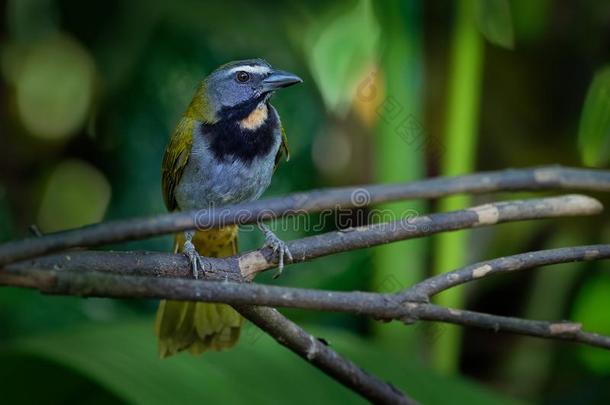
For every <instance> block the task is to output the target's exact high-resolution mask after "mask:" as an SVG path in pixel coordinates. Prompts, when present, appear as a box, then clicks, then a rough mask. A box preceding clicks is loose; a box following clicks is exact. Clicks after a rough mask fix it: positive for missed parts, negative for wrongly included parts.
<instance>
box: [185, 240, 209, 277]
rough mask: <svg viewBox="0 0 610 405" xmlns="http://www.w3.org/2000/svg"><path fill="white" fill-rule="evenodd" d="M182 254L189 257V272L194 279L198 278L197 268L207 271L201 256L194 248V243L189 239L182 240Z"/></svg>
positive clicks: (203, 271)
mask: <svg viewBox="0 0 610 405" xmlns="http://www.w3.org/2000/svg"><path fill="white" fill-rule="evenodd" d="M183 251H184V255H185V256H186V257H187V258H188V259H189V262H190V263H191V272H192V273H193V277H194V278H195V279H197V278H199V270H201V272H202V273H204V274H205V272H206V271H208V266H207V263H206V261H205V259H204V258H203V257H201V255H199V253H198V252H197V249H195V245H193V242H191V241H190V240H188V239H187V240H186V241H185V242H184V249H183Z"/></svg>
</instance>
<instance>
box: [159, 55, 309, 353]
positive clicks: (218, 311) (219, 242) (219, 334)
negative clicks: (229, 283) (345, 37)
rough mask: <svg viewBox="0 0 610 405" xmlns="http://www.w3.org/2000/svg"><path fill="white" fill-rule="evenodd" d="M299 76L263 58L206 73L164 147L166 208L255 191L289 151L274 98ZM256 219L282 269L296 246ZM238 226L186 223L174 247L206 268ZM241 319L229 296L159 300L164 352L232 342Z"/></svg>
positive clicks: (213, 202)
mask: <svg viewBox="0 0 610 405" xmlns="http://www.w3.org/2000/svg"><path fill="white" fill-rule="evenodd" d="M302 82H303V80H302V79H301V78H300V77H298V76H297V75H295V74H293V73H290V72H286V71H282V70H277V69H274V68H273V67H272V66H271V65H270V64H269V63H268V62H267V61H265V60H264V59H260V58H256V59H246V60H238V61H233V62H229V63H226V64H224V65H222V66H220V67H218V68H217V69H216V70H214V71H213V72H212V73H210V74H209V75H208V76H207V77H206V78H204V79H203V80H202V81H201V82H200V84H199V85H198V87H197V89H196V91H195V94H194V96H193V99H192V101H191V102H190V104H189V105H188V107H187V109H186V111H185V112H184V114H183V115H182V117H181V118H180V120H179V122H178V124H177V126H176V128H175V130H174V131H173V133H172V135H171V137H170V139H169V142H168V144H167V147H166V149H165V153H164V156H163V162H162V165H161V188H162V192H163V199H164V202H165V206H166V208H167V209H168V210H169V211H170V212H171V211H189V210H202V209H217V208H221V207H222V206H225V205H228V204H236V203H240V202H247V201H252V200H256V199H258V198H259V197H260V196H261V195H262V194H263V192H264V191H265V190H266V189H267V187H268V186H269V184H270V183H271V178H272V176H273V173H274V172H275V170H276V168H277V166H278V165H279V163H280V161H281V160H283V159H286V160H288V159H289V158H290V153H289V150H288V142H287V138H286V133H285V131H284V129H283V127H282V124H281V121H280V116H279V114H278V112H277V111H276V109H275V108H274V107H273V106H272V105H271V104H270V99H271V97H272V96H273V95H274V93H275V92H276V91H277V90H279V89H281V88H284V87H288V86H292V85H294V84H297V83H302ZM257 225H258V228H259V229H260V230H261V231H262V232H263V234H264V237H265V246H269V247H271V248H272V250H273V252H274V255H275V260H276V261H277V262H278V273H277V275H279V274H281V271H282V269H283V268H284V263H285V262H291V261H292V254H291V253H290V250H289V249H288V247H287V245H286V243H285V242H283V241H282V240H281V239H279V238H278V237H277V236H276V235H275V234H274V233H273V231H271V229H270V228H269V227H268V226H267V225H265V224H264V223H262V222H259V223H257ZM237 234H238V228H237V225H229V226H224V227H221V228H217V229H197V230H189V231H186V232H184V233H179V234H177V235H176V237H175V240H174V252H175V253H182V254H184V255H186V257H187V258H188V260H189V263H190V266H191V271H192V274H193V277H195V278H197V277H198V275H199V272H200V271H201V272H203V274H205V271H207V270H208V269H209V265H208V262H207V261H206V257H224V256H230V255H234V254H236V253H237V249H238V246H237ZM242 323H243V318H242V317H241V315H240V314H239V313H238V312H237V311H236V310H235V309H233V308H232V307H231V306H229V305H227V304H215V303H204V302H187V301H171V300H162V301H161V302H160V304H159V308H158V310H157V317H156V322H155V330H156V334H157V338H158V350H159V356H160V357H161V358H165V357H168V356H171V355H174V354H176V353H178V352H181V351H189V352H190V353H191V354H195V355H197V354H201V353H203V352H205V351H206V350H210V349H211V350H223V349H229V348H231V347H233V346H234V345H235V344H236V342H237V340H238V339H239V333H240V328H241V326H242Z"/></svg>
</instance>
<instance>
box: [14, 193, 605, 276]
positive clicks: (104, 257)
mask: <svg viewBox="0 0 610 405" xmlns="http://www.w3.org/2000/svg"><path fill="white" fill-rule="evenodd" d="M601 209H602V206H601V204H600V203H599V202H598V201H597V200H595V199H592V198H590V197H585V196H579V195H571V196H561V197H552V198H541V199H530V200H516V201H506V202H498V203H492V204H485V205H481V206H478V207H473V208H468V209H464V210H459V211H453V212H448V213H438V214H431V215H425V216H419V217H415V218H412V219H408V220H401V221H394V222H389V223H381V224H374V225H368V226H362V227H357V228H350V229H346V230H343V231H338V232H329V233H326V234H321V235H316V236H310V237H307V238H303V239H300V240H296V241H292V242H288V243H287V245H288V248H289V249H290V251H291V252H292V255H293V258H294V261H293V263H299V262H303V261H308V260H312V259H315V258H318V257H321V256H326V255H330V254H334V253H339V252H346V251H350V250H355V249H361V248H365V247H371V246H376V245H380V244H383V243H390V242H395V241H399V240H405V239H413V238H420V237H425V236H429V235H433V234H436V233H439V232H446V231H455V230H460V229H468V228H473V227H479V226H488V225H493V224H498V223H502V222H510V221H520V220H528V219H543V218H554V217H560V216H576V215H592V214H595V213H598V212H600V211H601ZM207 260H208V261H209V264H210V267H211V269H210V270H209V271H208V272H206V274H200V277H199V278H201V279H207V280H232V281H250V280H252V279H253V278H254V277H255V276H256V275H257V274H258V273H260V272H262V271H265V270H268V269H271V268H274V267H275V266H276V264H275V262H274V257H273V252H272V251H271V249H270V248H264V249H259V250H254V251H251V252H246V253H242V254H240V255H236V256H231V257H227V258H222V259H215V258H209V259H207ZM12 266H32V267H35V268H49V267H51V268H53V267H60V268H63V269H66V270H98V271H110V272H113V271H114V272H119V273H120V272H122V270H123V269H128V270H129V271H130V274H133V275H140V274H142V271H143V272H144V273H146V274H147V275H155V276H177V277H184V278H189V277H191V270H190V267H189V265H188V261H187V260H186V258H184V257H183V256H182V255H173V254H169V253H153V252H144V253H137V252H91V251H89V252H70V253H64V254H59V255H54V256H48V257H42V258H40V259H34V260H31V261H25V262H20V263H18V264H15V265H11V266H9V267H12ZM151 272H152V274H151Z"/></svg>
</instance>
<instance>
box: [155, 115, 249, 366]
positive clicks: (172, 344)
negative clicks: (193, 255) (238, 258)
mask: <svg viewBox="0 0 610 405" xmlns="http://www.w3.org/2000/svg"><path fill="white" fill-rule="evenodd" d="M194 125H195V120H193V119H192V118H189V117H183V118H182V119H181V120H180V122H179V123H178V126H177V127H176V130H175V131H174V133H173V134H172V137H171V139H170V141H169V144H168V145H167V149H166V150H165V156H164V157H163V166H162V169H161V185H162V189H163V199H164V201H165V206H166V207H167V209H168V210H169V211H174V210H177V209H179V207H178V204H177V202H176V198H175V191H176V187H177V185H178V183H179V182H180V179H181V178H182V173H183V172H184V169H185V167H186V165H187V163H188V160H189V156H190V154H191V148H192V145H193V129H194ZM183 244H184V236H183V235H182V234H178V235H176V242H175V246H174V252H175V253H177V252H180V251H181V250H182V246H183ZM193 244H194V245H195V248H196V249H197V251H198V252H199V254H201V255H202V256H208V257H222V256H230V255H233V254H236V253H237V226H235V225H232V226H228V227H225V228H220V229H210V230H204V231H202V230H200V231H197V232H196V233H195V235H194V237H193ZM242 323H243V318H242V317H241V315H239V314H238V313H237V311H235V310H234V309H233V308H231V307H230V306H229V305H225V304H209V303H205V302H187V301H166V300H163V301H161V302H160V304H159V309H158V311H157V320H156V325H155V329H156V333H157V337H158V340H159V355H160V356H161V357H167V356H171V355H173V354H176V353H178V352H180V351H183V350H188V351H190V352H191V353H193V354H200V353H202V352H204V351H206V350H208V349H212V350H222V349H228V348H230V347H232V346H233V345H235V343H236V342H237V340H238V338H239V331H240V328H241V325H242Z"/></svg>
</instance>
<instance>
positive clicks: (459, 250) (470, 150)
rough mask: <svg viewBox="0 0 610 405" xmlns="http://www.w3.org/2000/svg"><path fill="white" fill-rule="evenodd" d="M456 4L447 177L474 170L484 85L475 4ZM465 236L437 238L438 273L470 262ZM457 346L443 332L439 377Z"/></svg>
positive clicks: (451, 297) (436, 359)
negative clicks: (468, 260) (467, 255)
mask: <svg viewBox="0 0 610 405" xmlns="http://www.w3.org/2000/svg"><path fill="white" fill-rule="evenodd" d="M456 4H457V15H456V22H455V27H454V32H453V43H452V48H451V52H452V55H451V67H450V75H449V97H448V104H447V119H446V127H445V138H444V139H445V146H446V148H445V153H444V155H443V156H442V161H441V172H442V174H443V175H455V174H459V173H467V172H470V171H472V170H473V169H474V166H475V152H476V145H477V130H478V118H479V104H480V92H481V82H482V68H483V51H484V48H483V45H484V44H483V39H482V37H481V35H480V34H479V32H478V30H477V27H476V25H475V20H474V1H473V0H461V1H460V2H458V3H456ZM469 203H470V197H467V196H456V197H451V198H446V199H443V200H442V201H441V203H440V207H439V208H440V210H441V211H450V210H455V209H459V208H462V207H465V206H467V205H468V204H469ZM467 236H468V235H467V234H465V233H464V232H456V233H447V234H444V235H440V236H439V237H438V238H436V240H435V250H436V252H435V255H434V257H435V258H436V263H435V268H434V272H435V274H439V273H442V272H446V271H449V270H452V269H455V268H457V267H460V266H462V265H463V264H464V263H465V262H466V260H467V257H466V254H467V251H468V238H467ZM463 301H464V292H463V289H461V288H456V289H452V290H451V291H448V292H446V293H443V294H442V295H440V296H439V297H437V301H436V302H437V303H439V304H440V305H445V306H450V307H455V308H460V307H461V306H462V304H463ZM459 345H460V331H459V329H457V328H455V327H451V328H448V329H447V330H445V331H444V332H443V334H442V335H441V336H440V337H439V339H437V340H436V341H435V343H434V345H433V347H432V349H431V355H432V363H433V365H434V367H435V368H436V369H437V370H439V371H441V372H445V373H450V372H453V371H454V370H455V369H456V368H457V364H458V356H459Z"/></svg>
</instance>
